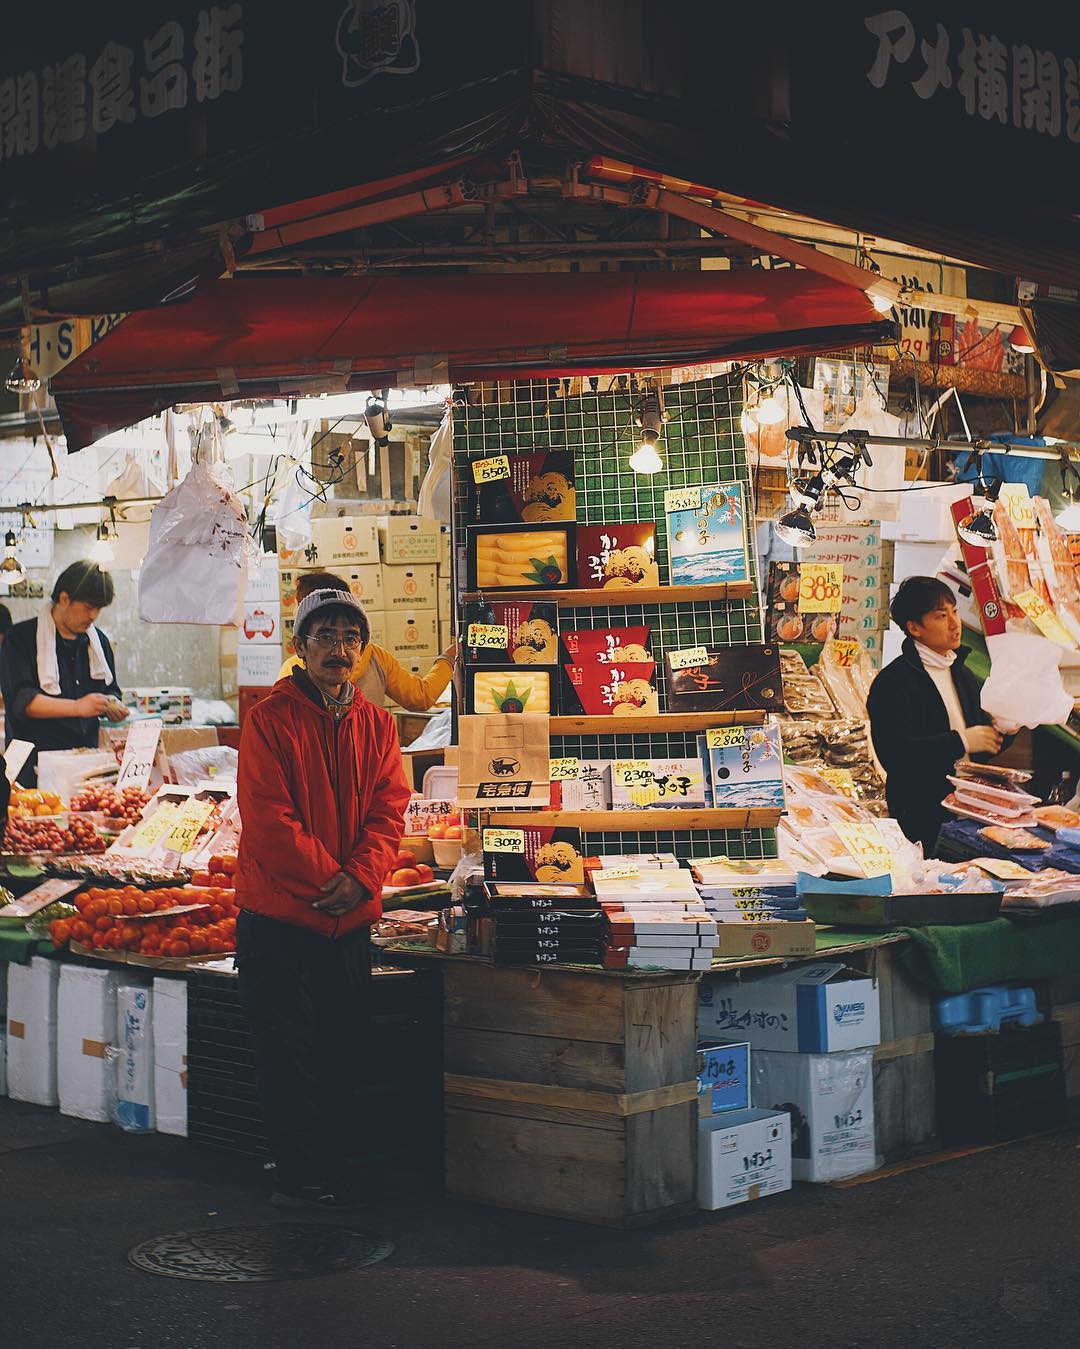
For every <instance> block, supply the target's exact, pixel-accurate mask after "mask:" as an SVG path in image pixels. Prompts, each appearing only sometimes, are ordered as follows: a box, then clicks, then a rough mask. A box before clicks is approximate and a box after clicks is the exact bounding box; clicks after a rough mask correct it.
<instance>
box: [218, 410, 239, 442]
mask: <svg viewBox="0 0 1080 1349" xmlns="http://www.w3.org/2000/svg"><path fill="white" fill-rule="evenodd" d="M217 424H218V431H220V433H221V435H222V436H223V437H224V436H234V435H235V434H236V423H235V422H234V421H233V419H232V418H231V417H227V416H226V415H225V413H224V412H219V413H218V415H217Z"/></svg>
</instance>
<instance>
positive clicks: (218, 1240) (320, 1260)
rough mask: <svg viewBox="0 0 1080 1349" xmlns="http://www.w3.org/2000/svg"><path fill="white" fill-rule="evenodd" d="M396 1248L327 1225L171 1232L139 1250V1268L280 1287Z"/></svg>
mask: <svg viewBox="0 0 1080 1349" xmlns="http://www.w3.org/2000/svg"><path fill="white" fill-rule="evenodd" d="M393 1249H394V1244H393V1242H391V1241H384V1240H383V1238H382V1237H378V1236H375V1235H373V1234H372V1233H371V1232H356V1231H353V1229H352V1228H348V1227H334V1226H332V1225H329V1224H324V1223H266V1224H265V1225H263V1226H259V1227H211V1228H207V1229H206V1230H205V1231H202V1232H171V1233H169V1235H168V1236H164V1237H154V1238H153V1239H152V1240H150V1241H144V1242H142V1243H141V1244H140V1245H138V1246H135V1247H133V1248H132V1249H131V1250H130V1251H129V1252H128V1260H129V1261H130V1262H131V1264H133V1265H134V1266H135V1268H136V1269H145V1270H146V1271H148V1273H150V1274H161V1275H164V1276H165V1277H166V1278H168V1279H200V1280H203V1281H204V1282H208V1283H277V1282H280V1281H283V1280H285V1279H315V1278H318V1277H319V1276H320V1275H322V1274H340V1273H342V1272H343V1271H344V1270H347V1269H359V1268H361V1267H362V1266H363V1265H374V1264H377V1263H378V1262H379V1261H380V1260H385V1259H386V1257H387V1256H388V1255H390V1254H391V1253H392V1252H393Z"/></svg>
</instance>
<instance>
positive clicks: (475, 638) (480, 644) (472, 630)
mask: <svg viewBox="0 0 1080 1349" xmlns="http://www.w3.org/2000/svg"><path fill="white" fill-rule="evenodd" d="M465 645H466V646H472V647H476V648H477V649H491V650H496V651H505V650H506V649H507V648H508V647H509V645H510V629H509V628H508V627H507V626H506V624H505V623H470V624H469V627H468V630H467V632H466V634H465Z"/></svg>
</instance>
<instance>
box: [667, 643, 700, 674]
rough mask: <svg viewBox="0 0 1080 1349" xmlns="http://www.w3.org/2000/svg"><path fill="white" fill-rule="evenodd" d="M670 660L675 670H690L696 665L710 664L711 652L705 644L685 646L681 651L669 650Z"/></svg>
mask: <svg viewBox="0 0 1080 1349" xmlns="http://www.w3.org/2000/svg"><path fill="white" fill-rule="evenodd" d="M668 660H669V661H670V662H671V668H672V669H673V670H688V669H690V668H691V666H694V665H708V663H709V653H708V651H707V650H706V648H705V647H703V646H684V647H683V648H682V650H681V651H669V652H668Z"/></svg>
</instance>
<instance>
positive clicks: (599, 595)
mask: <svg viewBox="0 0 1080 1349" xmlns="http://www.w3.org/2000/svg"><path fill="white" fill-rule="evenodd" d="M753 594H754V583H753V581H720V582H718V583H717V584H716V585H700V586H630V587H628V588H626V589H623V590H570V589H567V590H541V589H540V587H539V586H530V587H528V588H527V589H525V590H491V591H487V592H477V591H474V592H472V593H471V594H467V595H466V596H465V599H466V601H475V600H483V599H485V598H486V599H491V600H526V601H536V600H543V601H544V602H545V603H547V604H552V603H557V604H559V605H561V606H562V607H563V608H564V609H597V608H601V607H602V608H609V607H611V606H612V605H618V604H707V603H710V602H711V603H715V602H717V601H720V600H748V599H750V598H751V596H752V595H753Z"/></svg>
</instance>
